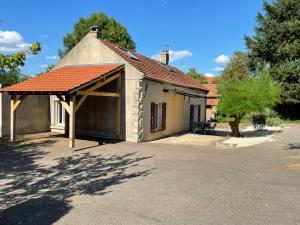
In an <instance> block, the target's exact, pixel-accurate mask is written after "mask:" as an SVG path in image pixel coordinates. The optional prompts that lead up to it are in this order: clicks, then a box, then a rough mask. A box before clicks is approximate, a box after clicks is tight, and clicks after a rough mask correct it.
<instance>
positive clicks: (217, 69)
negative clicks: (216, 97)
mask: <svg viewBox="0 0 300 225" xmlns="http://www.w3.org/2000/svg"><path fill="white" fill-rule="evenodd" d="M213 70H214V71H217V72H222V71H223V70H224V67H214V68H213Z"/></svg>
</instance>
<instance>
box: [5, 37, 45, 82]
mask: <svg viewBox="0 0 300 225" xmlns="http://www.w3.org/2000/svg"><path fill="white" fill-rule="evenodd" d="M39 51H41V45H40V43H39V42H36V43H34V44H32V45H31V47H30V48H29V49H28V50H24V51H20V52H17V53H15V54H9V55H4V54H1V53H0V83H2V84H3V85H4V86H7V85H11V84H14V83H17V82H20V81H22V80H24V79H26V76H24V75H22V74H20V73H19V67H22V66H24V65H25V60H26V56H27V55H28V54H32V55H36V54H38V53H39Z"/></svg>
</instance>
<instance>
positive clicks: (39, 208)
mask: <svg viewBox="0 0 300 225" xmlns="http://www.w3.org/2000/svg"><path fill="white" fill-rule="evenodd" d="M54 143H55V141H40V142H39V143H31V144H20V143H19V144H15V145H9V144H3V143H1V146H0V160H1V164H0V184H1V187H0V224H1V225H6V224H7V225H12V224H13V225H15V224H22V225H29V224H30V225H33V224H41V225H48V224H53V223H54V222H55V221H57V220H58V219H59V218H61V217H62V216H63V215H65V214H66V213H68V212H69V211H70V210H71V209H72V204H71V197H73V196H75V195H82V194H87V195H103V194H106V193H108V192H109V191H108V190H107V188H109V187H111V186H113V185H117V184H121V183H123V182H126V181H127V180H129V179H131V178H135V177H139V176H147V175H148V174H149V173H150V172H151V170H143V171H139V170H138V167H137V166H138V162H140V161H142V160H146V159H148V158H151V156H150V157H136V156H135V155H136V153H130V154H124V155H113V156H111V157H109V158H105V157H102V156H101V155H93V154H91V153H90V152H87V153H79V154H76V153H74V155H72V156H68V157H62V158H57V159H55V160H54V161H55V165H53V164H52V165H50V166H49V165H48V166H47V165H41V164H39V163H37V162H36V160H38V159H40V158H42V157H45V154H47V152H46V151H42V150H41V149H43V148H46V147H51V145H53V144H54ZM49 149H50V148H49ZM50 150H51V149H50ZM62 151H63V150H62Z"/></svg>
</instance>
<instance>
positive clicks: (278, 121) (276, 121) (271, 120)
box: [267, 117, 282, 127]
mask: <svg viewBox="0 0 300 225" xmlns="http://www.w3.org/2000/svg"><path fill="white" fill-rule="evenodd" d="M281 124H282V120H281V119H280V118H278V117H277V118H268V119H267V126H270V127H277V126H280V125H281Z"/></svg>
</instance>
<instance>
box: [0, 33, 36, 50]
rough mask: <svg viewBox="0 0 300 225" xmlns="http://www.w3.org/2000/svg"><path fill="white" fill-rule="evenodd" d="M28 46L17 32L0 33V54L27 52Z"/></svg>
mask: <svg viewBox="0 0 300 225" xmlns="http://www.w3.org/2000/svg"><path fill="white" fill-rule="evenodd" d="M30 46H31V44H29V43H26V42H24V39H23V37H22V35H21V34H19V33H18V32H16V31H0V52H18V51H23V50H27V49H28V48H29V47H30Z"/></svg>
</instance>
